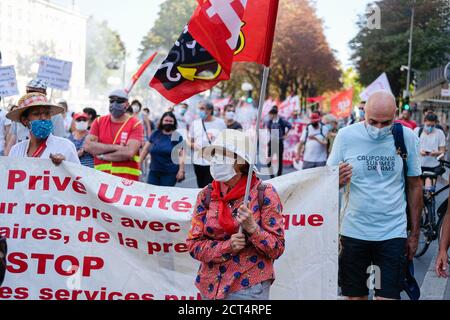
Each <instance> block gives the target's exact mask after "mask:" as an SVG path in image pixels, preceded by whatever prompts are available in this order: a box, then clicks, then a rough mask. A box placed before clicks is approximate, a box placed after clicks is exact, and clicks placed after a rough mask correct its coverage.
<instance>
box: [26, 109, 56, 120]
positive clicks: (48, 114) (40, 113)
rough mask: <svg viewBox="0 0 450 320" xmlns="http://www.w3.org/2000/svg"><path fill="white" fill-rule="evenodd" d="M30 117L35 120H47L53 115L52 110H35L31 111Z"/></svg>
mask: <svg viewBox="0 0 450 320" xmlns="http://www.w3.org/2000/svg"><path fill="white" fill-rule="evenodd" d="M30 115H31V116H33V117H35V118H41V117H42V116H44V117H45V118H50V117H51V116H52V113H51V112H50V110H41V111H39V110H35V111H31V112H30Z"/></svg>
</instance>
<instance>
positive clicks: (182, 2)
mask: <svg viewBox="0 0 450 320" xmlns="http://www.w3.org/2000/svg"><path fill="white" fill-rule="evenodd" d="M196 6H197V1H196V0H167V1H166V2H164V3H162V4H161V8H160V11H159V17H158V19H157V20H156V22H155V25H154V26H153V28H152V29H151V30H150V31H149V32H148V33H147V35H145V37H144V39H142V42H141V48H140V49H139V51H140V56H139V63H143V62H144V61H145V60H146V59H148V57H149V56H150V55H151V54H152V53H153V52H155V51H158V50H159V51H161V50H162V51H169V50H170V49H171V48H172V47H173V45H174V43H175V41H176V40H177V39H178V38H179V36H180V34H181V32H182V30H183V28H184V27H185V26H186V24H187V23H188V21H189V19H190V17H191V16H192V13H193V12H194V10H195V8H196Z"/></svg>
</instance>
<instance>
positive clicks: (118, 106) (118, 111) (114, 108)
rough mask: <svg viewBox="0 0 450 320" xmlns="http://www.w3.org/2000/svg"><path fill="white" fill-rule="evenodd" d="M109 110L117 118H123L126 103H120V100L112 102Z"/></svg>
mask: <svg viewBox="0 0 450 320" xmlns="http://www.w3.org/2000/svg"><path fill="white" fill-rule="evenodd" d="M109 112H110V113H111V115H112V116H113V117H114V118H116V119H119V118H121V117H122V116H123V115H124V114H125V112H126V109H125V105H124V104H122V103H118V102H113V103H111V104H110V106H109Z"/></svg>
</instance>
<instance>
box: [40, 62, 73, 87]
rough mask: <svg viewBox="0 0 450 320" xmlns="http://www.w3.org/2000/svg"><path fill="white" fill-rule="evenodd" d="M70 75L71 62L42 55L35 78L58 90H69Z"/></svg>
mask: <svg viewBox="0 0 450 320" xmlns="http://www.w3.org/2000/svg"><path fill="white" fill-rule="evenodd" d="M71 77H72V62H69V61H64V60H58V59H55V58H51V57H47V56H43V57H41V59H40V61H39V71H38V75H37V78H38V79H41V80H43V81H45V82H46V83H47V86H48V87H50V88H54V89H59V90H64V91H66V90H69V84H70V78H71Z"/></svg>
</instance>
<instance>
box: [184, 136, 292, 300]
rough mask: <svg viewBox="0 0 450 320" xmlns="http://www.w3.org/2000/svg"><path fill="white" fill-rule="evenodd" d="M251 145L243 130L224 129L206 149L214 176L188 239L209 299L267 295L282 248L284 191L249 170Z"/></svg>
mask: <svg viewBox="0 0 450 320" xmlns="http://www.w3.org/2000/svg"><path fill="white" fill-rule="evenodd" d="M251 146H254V144H253V145H252V144H251V141H250V139H249V138H248V137H247V136H245V134H243V133H242V132H240V131H237V130H225V131H224V132H223V133H222V134H221V135H220V136H219V137H218V138H217V139H216V140H215V141H214V142H213V144H212V145H211V146H209V147H206V148H204V149H203V156H204V157H206V158H207V159H208V160H210V161H211V175H212V176H213V178H214V181H213V183H212V184H211V185H209V186H208V187H206V188H204V189H203V190H202V191H201V192H200V194H199V196H198V198H197V202H196V205H195V211H194V215H193V220H192V227H191V231H190V233H189V237H188V239H187V245H188V248H189V251H190V253H191V256H192V257H193V258H194V259H196V260H198V261H200V262H201V267H200V270H199V273H198V276H197V278H196V281H195V283H196V286H197V288H198V289H199V290H200V293H201V294H202V298H203V299H205V300H268V299H269V293H270V287H271V285H272V284H273V282H274V280H275V273H274V261H275V260H276V259H278V258H280V256H281V255H282V254H283V252H284V248H285V239H284V225H283V221H282V220H283V216H282V211H283V208H282V205H281V201H280V197H279V196H278V194H277V192H276V190H275V189H274V187H272V186H271V185H269V184H263V183H262V181H261V180H260V179H259V178H258V177H257V175H256V174H253V175H251V173H252V172H253V171H252V170H251V166H250V165H251V164H252V163H253V162H252V161H251V156H250V154H251V153H250V147H251ZM248 178H250V179H252V182H251V191H250V196H249V200H250V201H249V205H248V207H246V206H244V205H243V204H244V197H245V190H246V184H247V179H248ZM249 208H250V209H249Z"/></svg>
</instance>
